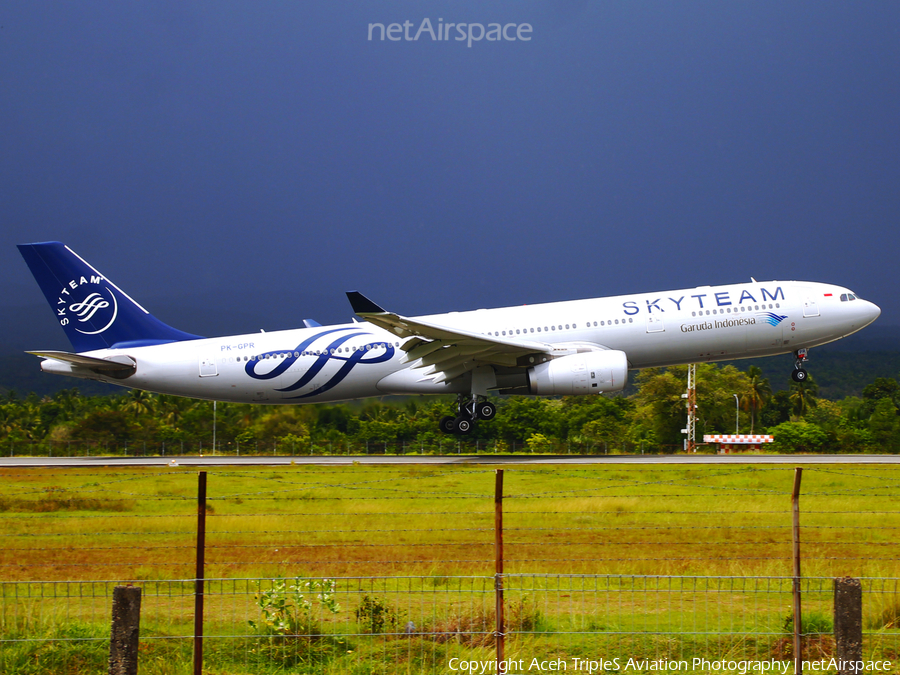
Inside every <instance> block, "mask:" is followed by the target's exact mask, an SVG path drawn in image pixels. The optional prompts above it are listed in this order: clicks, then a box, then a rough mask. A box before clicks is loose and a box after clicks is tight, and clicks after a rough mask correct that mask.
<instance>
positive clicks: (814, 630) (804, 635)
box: [772, 612, 834, 659]
mask: <svg viewBox="0 0 900 675" xmlns="http://www.w3.org/2000/svg"><path fill="white" fill-rule="evenodd" d="M781 629H782V631H784V632H785V633H786V634H787V635H786V636H785V637H782V638H778V639H777V640H776V641H775V644H774V645H773V646H772V656H774V657H775V658H777V659H791V658H794V638H793V637H791V636H792V635H793V634H794V616H793V614H788V615H787V616H786V617H785V619H784V624H783V625H782V627H781ZM833 631H834V621H833V619H832V618H831V617H830V616H829V615H828V614H825V613H824V612H807V613H805V614H804V615H803V624H802V626H801V637H800V656H801V658H803V659H820V658H827V657H830V656H831V655H832V654H833V653H834V636H833V635H831V633H832V632H833Z"/></svg>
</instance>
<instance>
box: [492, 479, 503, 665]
mask: <svg viewBox="0 0 900 675" xmlns="http://www.w3.org/2000/svg"><path fill="white" fill-rule="evenodd" d="M494 558H495V562H496V567H495V570H496V571H495V574H494V593H495V603H496V604H495V614H496V616H495V618H496V624H497V625H496V627H495V637H496V644H497V663H498V664H499V663H501V662H502V661H503V660H504V659H505V658H506V657H505V652H506V626H505V625H504V624H505V620H504V616H503V469H497V476H496V479H495V481H494ZM498 668H499V665H498Z"/></svg>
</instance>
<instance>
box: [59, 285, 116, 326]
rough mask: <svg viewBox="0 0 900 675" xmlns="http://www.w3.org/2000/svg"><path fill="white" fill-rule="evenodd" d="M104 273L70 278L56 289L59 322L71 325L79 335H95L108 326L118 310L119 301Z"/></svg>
mask: <svg viewBox="0 0 900 675" xmlns="http://www.w3.org/2000/svg"><path fill="white" fill-rule="evenodd" d="M103 281H104V279H103V277H99V276H91V277H90V278H88V277H81V278H80V279H73V280H72V281H70V282H69V283H68V284H66V285H65V286H63V289H62V290H61V291H60V292H59V299H58V301H57V307H56V314H57V318H59V323H60V325H61V326H71V328H73V329H74V330H76V331H78V332H79V333H81V334H82V335H98V334H100V333H102V332H104V331H106V330H108V329H109V327H110V326H112V325H113V323H115V321H116V317H117V316H118V314H119V305H118V303H117V302H116V295H115V293H113V292H112V289H111V288H109V287H108V286H106V285H104V283H103Z"/></svg>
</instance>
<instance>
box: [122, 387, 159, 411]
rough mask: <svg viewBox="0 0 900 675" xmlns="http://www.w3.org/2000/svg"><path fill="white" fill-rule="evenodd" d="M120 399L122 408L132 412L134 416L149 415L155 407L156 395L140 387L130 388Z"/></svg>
mask: <svg viewBox="0 0 900 675" xmlns="http://www.w3.org/2000/svg"><path fill="white" fill-rule="evenodd" d="M122 399H123V400H122V410H124V411H125V412H130V413H134V416H135V417H140V416H141V415H149V414H151V413H152V412H153V411H154V408H155V407H156V397H155V396H154V395H153V394H151V393H150V392H148V391H144V390H142V389H131V390H130V391H129V392H128V393H127V394H125V396H123V397H122Z"/></svg>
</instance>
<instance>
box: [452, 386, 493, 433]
mask: <svg viewBox="0 0 900 675" xmlns="http://www.w3.org/2000/svg"><path fill="white" fill-rule="evenodd" d="M456 410H457V414H456V417H450V416H449V415H448V416H447V417H443V418H441V421H440V422H439V423H438V427H439V428H440V430H441V431H443V432H444V433H445V434H460V435H465V434H468V433H470V432H471V431H472V429H474V428H475V420H484V421H485V422H487V421H488V420H492V419H494V416H495V415H496V414H497V406H495V405H494V404H493V403H491V402H490V401H488V400H487V397H484V396H477V395H473V396H468V395H465V394H460V395H459V396H457V399H456Z"/></svg>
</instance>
